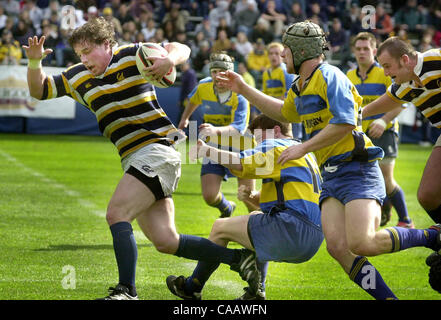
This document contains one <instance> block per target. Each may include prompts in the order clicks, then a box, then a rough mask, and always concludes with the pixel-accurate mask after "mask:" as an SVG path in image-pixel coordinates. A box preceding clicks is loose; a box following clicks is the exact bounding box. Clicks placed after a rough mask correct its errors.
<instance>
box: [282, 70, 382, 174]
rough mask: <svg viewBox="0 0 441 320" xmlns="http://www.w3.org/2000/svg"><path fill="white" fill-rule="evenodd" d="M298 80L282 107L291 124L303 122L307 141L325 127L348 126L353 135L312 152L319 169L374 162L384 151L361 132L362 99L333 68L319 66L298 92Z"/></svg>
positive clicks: (352, 86)
mask: <svg viewBox="0 0 441 320" xmlns="http://www.w3.org/2000/svg"><path fill="white" fill-rule="evenodd" d="M299 82H300V77H297V78H296V79H295V80H294V82H293V85H292V87H291V89H289V91H288V94H287V97H286V99H285V101H284V104H283V107H282V110H281V111H282V114H283V116H284V117H285V118H286V119H287V120H288V121H290V122H302V123H303V126H304V128H305V131H306V134H307V136H308V138H312V137H314V136H315V135H316V134H318V133H319V132H320V131H321V130H322V129H323V128H324V127H326V126H327V125H328V124H351V125H354V126H355V129H354V130H352V134H348V135H346V136H345V137H344V138H343V139H341V140H340V141H338V142H337V143H335V144H333V145H330V146H327V147H325V148H322V149H320V150H317V151H315V152H314V154H315V156H316V158H317V162H318V164H319V165H320V166H323V165H325V164H326V163H332V164H336V163H338V162H341V161H351V160H357V161H375V160H378V159H381V158H382V157H383V154H384V153H383V150H382V149H381V148H379V147H376V146H374V145H373V143H372V141H371V140H370V139H369V138H368V137H367V136H366V134H365V133H364V132H363V131H362V128H361V103H362V97H361V96H360V95H359V94H358V92H357V89H356V88H355V86H354V85H353V84H352V83H351V81H349V79H348V77H346V75H345V74H344V73H343V72H342V71H340V69H338V68H337V67H335V66H332V65H330V64H327V63H322V64H320V65H318V66H317V67H316V69H315V70H314V71H313V72H312V74H311V76H310V77H309V78H308V79H306V83H305V85H304V88H303V90H302V91H301V92H300V86H301V84H300V83H299Z"/></svg>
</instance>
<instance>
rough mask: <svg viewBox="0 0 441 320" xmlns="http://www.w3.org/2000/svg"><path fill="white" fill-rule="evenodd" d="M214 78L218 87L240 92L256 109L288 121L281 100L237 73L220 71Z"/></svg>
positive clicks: (273, 117)
mask: <svg viewBox="0 0 441 320" xmlns="http://www.w3.org/2000/svg"><path fill="white" fill-rule="evenodd" d="M216 80H217V81H218V85H219V86H220V87H224V88H228V89H230V90H231V91H234V92H236V93H238V94H241V95H242V96H244V97H245V99H247V100H248V101H249V102H250V104H251V105H254V106H256V107H257V109H259V110H260V111H261V112H262V113H264V114H266V115H267V116H268V117H270V118H272V119H274V120H278V121H282V122H287V121H288V120H287V119H285V117H284V116H283V114H282V107H283V101H281V100H279V99H277V98H273V97H271V96H268V95H266V94H264V93H262V92H261V91H259V90H257V89H256V88H253V87H251V86H250V85H248V84H247V83H246V82H245V81H244V80H243V78H242V76H241V75H239V74H238V73H236V72H234V71H230V70H228V71H225V72H220V73H219V75H218V76H217V77H216Z"/></svg>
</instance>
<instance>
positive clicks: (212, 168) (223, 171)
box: [201, 162, 235, 181]
mask: <svg viewBox="0 0 441 320" xmlns="http://www.w3.org/2000/svg"><path fill="white" fill-rule="evenodd" d="M208 173H211V174H215V175H218V176H221V177H222V178H223V179H224V181H227V180H228V178H231V177H235V176H234V175H233V174H232V173H231V172H230V170H228V169H227V168H225V167H224V166H221V165H220V164H217V163H214V162H213V163H212V162H208V163H205V164H204V163H203V164H202V167H201V177H202V176H203V175H205V174H208Z"/></svg>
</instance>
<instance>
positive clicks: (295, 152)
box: [277, 144, 307, 165]
mask: <svg viewBox="0 0 441 320" xmlns="http://www.w3.org/2000/svg"><path fill="white" fill-rule="evenodd" d="M306 153H307V152H306V151H305V149H304V147H303V144H296V145H293V146H291V147H289V148H286V149H285V150H283V151H282V153H281V154H280V156H279V159H277V163H279V164H281V165H284V164H285V163H286V162H287V161H289V160H296V159H299V158H301V157H303V156H304V155H305V154H306Z"/></svg>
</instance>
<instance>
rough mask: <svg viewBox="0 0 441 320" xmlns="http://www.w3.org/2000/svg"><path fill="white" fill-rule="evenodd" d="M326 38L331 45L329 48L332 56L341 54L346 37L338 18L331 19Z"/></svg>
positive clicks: (345, 44)
mask: <svg viewBox="0 0 441 320" xmlns="http://www.w3.org/2000/svg"><path fill="white" fill-rule="evenodd" d="M328 40H329V43H330V45H331V48H330V50H331V52H332V54H333V56H334V55H336V56H339V55H340V56H341V54H342V53H343V51H344V50H345V48H346V46H347V40H348V39H347V36H346V32H345V30H343V28H342V27H341V22H340V19H339V18H334V19H332V26H331V29H330V30H329V36H328Z"/></svg>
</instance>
